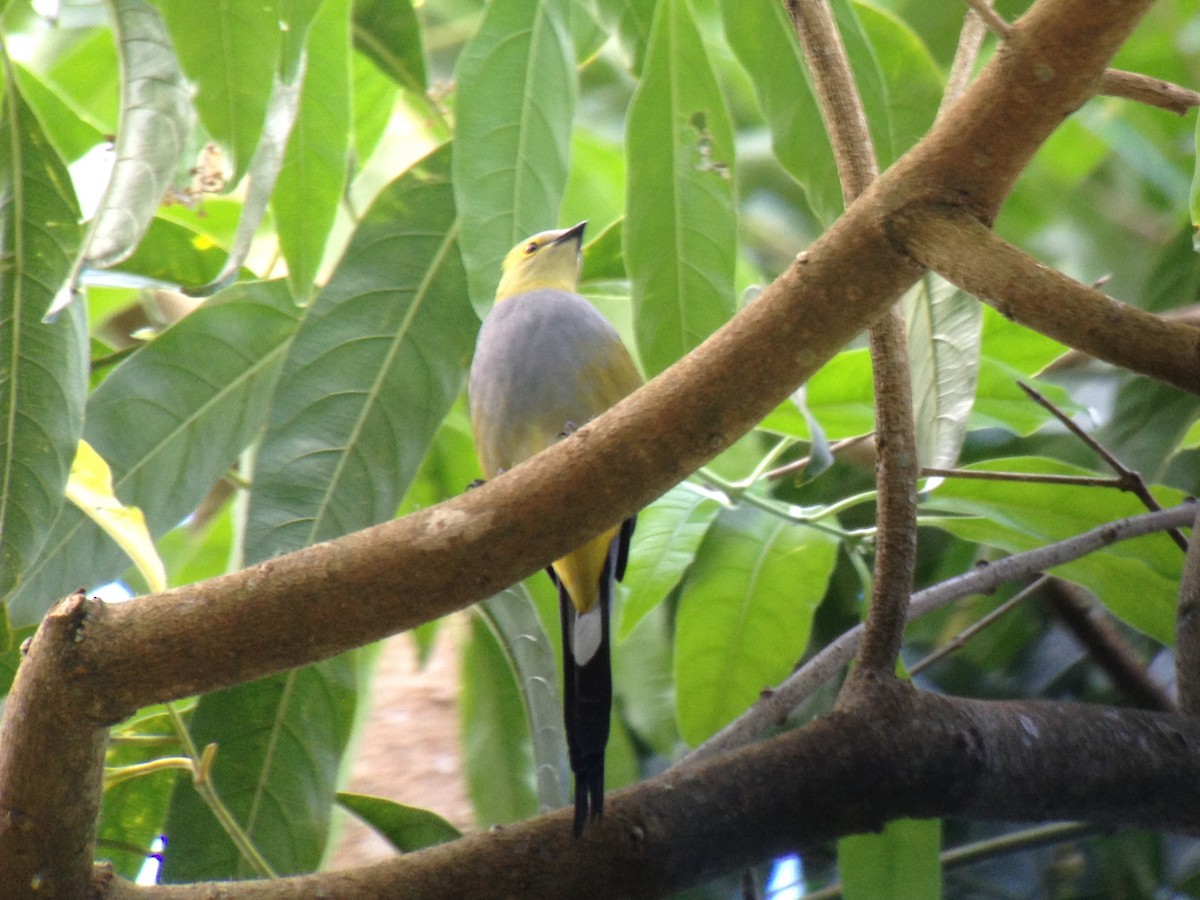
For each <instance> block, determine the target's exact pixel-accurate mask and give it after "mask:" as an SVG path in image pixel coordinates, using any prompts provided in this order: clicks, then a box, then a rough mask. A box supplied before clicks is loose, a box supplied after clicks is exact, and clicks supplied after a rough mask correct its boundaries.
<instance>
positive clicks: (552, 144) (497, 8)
mask: <svg viewBox="0 0 1200 900" xmlns="http://www.w3.org/2000/svg"><path fill="white" fill-rule="evenodd" d="M565 7H566V4H565V0H541V2H527V3H491V4H489V5H488V6H487V9H486V11H485V12H484V17H483V23H482V24H481V25H480V27H479V32H478V33H477V34H476V35H475V36H474V37H473V38H472V39H471V40H470V42H469V43H468V44H467V45H466V47H464V48H463V51H462V54H461V55H460V56H459V60H458V66H457V69H456V71H455V81H456V83H457V85H458V103H457V107H456V114H457V125H456V130H455V137H454V163H453V173H454V177H453V183H454V202H455V204H456V205H457V207H458V210H459V215H460V216H461V218H462V255H463V263H464V264H465V265H466V268H467V272H468V273H469V278H470V289H471V302H472V303H473V304H474V306H475V308H476V310H478V311H479V312H480V314H481V315H482V314H483V313H485V312H486V310H487V309H488V308H489V307H490V305H491V301H492V295H493V294H494V293H495V288H496V284H497V283H498V282H499V280H500V261H501V260H502V259H503V258H504V254H505V253H507V252H508V251H509V249H510V248H511V247H512V246H513V245H514V244H515V243H517V241H519V240H521V239H522V238H524V237H527V236H528V235H530V234H534V233H536V232H538V231H542V230H544V229H547V228H551V227H553V226H554V224H555V222H556V221H557V218H558V209H559V204H560V202H561V200H562V193H563V188H564V186H565V185H566V181H567V159H568V153H569V149H570V140H571V123H572V120H573V119H574V116H575V87H576V84H575V82H576V76H575V52H574V47H573V46H572V45H571V37H570V34H569V33H568V30H567V14H566V8H565Z"/></svg>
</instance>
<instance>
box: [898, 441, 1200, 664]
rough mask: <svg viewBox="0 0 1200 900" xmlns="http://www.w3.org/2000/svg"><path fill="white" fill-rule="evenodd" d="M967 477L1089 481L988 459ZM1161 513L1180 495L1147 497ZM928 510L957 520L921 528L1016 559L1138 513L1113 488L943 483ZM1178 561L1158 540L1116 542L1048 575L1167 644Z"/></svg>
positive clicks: (1034, 461) (1071, 471)
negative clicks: (990, 474) (985, 474)
mask: <svg viewBox="0 0 1200 900" xmlns="http://www.w3.org/2000/svg"><path fill="white" fill-rule="evenodd" d="M967 468H969V469H978V470H984V471H1003V472H1031V473H1048V474H1062V475H1093V476H1094V475H1095V473H1093V472H1088V471H1087V470H1084V469H1080V468H1078V467H1076V466H1070V465H1067V464H1066V463H1062V462H1058V461H1057V460H1051V459H1042V458H1035V457H1016V458H1012V459H995V460H989V461H988V462H984V463H978V464H976V465H972V466H968V467H967ZM1153 492H1154V494H1155V496H1156V497H1157V499H1158V501H1159V502H1160V503H1161V504H1162V505H1164V506H1170V505H1172V504H1175V503H1179V502H1180V501H1182V499H1183V494H1182V493H1181V492H1179V491H1176V490H1172V489H1170V488H1164V487H1160V486H1156V487H1155V488H1154V489H1153ZM922 505H923V507H924V508H925V509H928V510H941V511H943V512H951V513H957V514H958V515H956V516H946V517H930V518H926V519H924V520H923V521H924V523H925V524H927V525H932V526H934V527H937V528H940V529H942V530H944V531H948V532H950V533H951V534H954V535H956V536H958V537H960V538H962V539H963V540H967V541H972V542H975V543H979V544H986V545H989V546H992V547H997V548H999V549H1001V550H1004V551H1006V552H1008V553H1020V552H1022V551H1025V550H1031V549H1033V548H1034V547H1040V546H1043V545H1045V544H1049V543H1053V542H1054V541H1061V540H1064V539H1066V538H1069V537H1073V536H1074V535H1077V534H1080V533H1082V532H1084V531H1088V530H1090V529H1092V528H1097V527H1099V526H1101V525H1103V524H1105V523H1107V522H1111V521H1114V520H1116V519H1120V518H1124V517H1126V516H1132V515H1136V514H1138V513H1142V512H1145V511H1146V508H1145V506H1143V505H1142V503H1141V502H1140V501H1139V500H1137V499H1136V498H1135V497H1134V496H1133V495H1131V494H1129V493H1126V492H1123V491H1118V490H1116V489H1115V488H1104V487H1089V486H1081V485H1071V484H1034V483H1030V482H1019V481H990V480H977V479H966V478H951V479H947V480H946V481H945V482H944V483H943V484H941V485H940V486H939V487H938V488H937V489H936V490H934V491H933V492H931V494H930V495H929V496H928V497H927V498H926V499H925V501H924V503H923V504H922ZM1182 565H1183V553H1181V552H1180V550H1179V548H1178V547H1177V546H1176V545H1175V543H1174V542H1173V541H1172V540H1171V539H1170V538H1168V537H1167V536H1166V535H1162V534H1152V535H1147V536H1146V537H1142V538H1137V539H1135V540H1131V541H1121V542H1119V543H1116V544H1113V545H1112V546H1111V547H1107V548H1105V549H1104V550H1102V551H1100V552H1099V553H1093V554H1092V555H1091V556H1088V557H1085V558H1084V559H1080V560H1076V561H1075V562H1072V563H1068V564H1066V565H1063V566H1057V567H1055V568H1054V569H1053V570H1052V571H1053V572H1054V574H1056V575H1059V576H1061V577H1063V578H1066V579H1068V580H1070V581H1075V582H1078V583H1079V584H1082V585H1083V586H1084V587H1087V588H1088V589H1089V590H1091V591H1093V592H1094V593H1095V594H1096V595H1097V596H1098V597H1099V598H1100V601H1101V602H1102V603H1104V605H1105V606H1107V607H1108V609H1109V610H1110V611H1111V612H1112V613H1113V614H1114V615H1116V616H1118V617H1119V618H1121V619H1124V620H1125V621H1126V622H1128V623H1129V624H1130V625H1132V626H1133V627H1135V628H1138V629H1140V630H1141V631H1144V632H1145V633H1147V634H1149V635H1150V636H1152V637H1154V638H1156V639H1157V640H1159V641H1162V642H1163V643H1164V644H1170V643H1172V642H1173V641H1174V637H1173V633H1174V623H1175V600H1176V592H1177V590H1178V584H1179V574H1180V570H1181V568H1182Z"/></svg>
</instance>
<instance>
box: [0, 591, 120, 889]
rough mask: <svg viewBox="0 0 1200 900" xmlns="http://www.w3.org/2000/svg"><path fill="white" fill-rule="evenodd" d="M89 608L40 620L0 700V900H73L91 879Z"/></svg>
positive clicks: (100, 751) (97, 748)
mask: <svg viewBox="0 0 1200 900" xmlns="http://www.w3.org/2000/svg"><path fill="white" fill-rule="evenodd" d="M97 605H98V604H95V603H93V602H90V601H88V600H87V599H86V598H85V597H84V596H83V595H82V594H73V595H72V596H70V597H68V598H67V599H66V600H64V601H63V602H62V603H60V604H59V605H58V606H57V607H55V609H54V610H52V611H51V612H50V614H49V615H48V616H46V618H45V619H44V620H43V621H42V624H41V626H40V627H39V628H38V631H37V634H36V635H35V636H34V637H33V638H32V640H31V641H30V643H29V646H28V647H27V649H26V652H25V658H24V661H23V662H22V664H21V667H20V669H18V671H17V677H16V680H15V681H14V683H13V687H12V691H11V692H10V693H9V695H8V698H7V700H6V701H5V710H4V732H3V737H4V739H3V740H0V847H2V848H3V852H2V853H0V859H3V863H4V865H3V872H4V875H3V878H0V896H9V897H35V896H36V897H59V896H71V895H72V894H75V893H78V886H79V885H82V884H85V883H86V882H87V878H88V877H89V875H90V874H91V870H92V860H93V858H94V850H95V847H94V844H93V839H94V834H95V823H96V819H97V817H98V816H99V815H100V784H101V774H102V772H103V769H104V750H105V747H107V746H108V729H107V728H105V727H104V726H103V725H102V724H101V723H98V722H96V721H95V720H94V718H93V717H92V715H91V712H92V709H91V699H90V698H91V696H92V695H91V692H90V690H89V688H90V685H89V683H88V677H87V676H88V674H89V673H88V672H87V671H86V669H85V668H82V667H83V666H84V665H85V664H83V663H82V661H81V653H80V649H81V648H82V647H83V646H84V644H85V643H86V642H87V639H88V628H89V626H90V623H89V614H90V612H91V610H92V609H93V608H95V606H97ZM8 892H11V893H8Z"/></svg>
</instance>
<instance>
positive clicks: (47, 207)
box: [0, 46, 88, 623]
mask: <svg viewBox="0 0 1200 900" xmlns="http://www.w3.org/2000/svg"><path fill="white" fill-rule="evenodd" d="M0 57H2V62H3V64H4V76H5V83H4V85H3V91H4V92H3V95H0V103H2V104H3V106H2V108H0V114H2V115H3V119H2V120H0V535H3V541H2V542H0V544H2V549H0V597H2V596H4V595H6V594H8V593H9V591H11V590H12V589H13V588H14V587H15V586H16V585H17V584H18V583H19V582H21V581H22V580H23V579H24V578H26V577H27V572H28V569H29V567H30V566H31V564H33V562H34V558H35V556H36V554H37V553H38V551H39V550H40V549H41V547H42V546H43V544H44V543H45V542H46V540H47V537H48V534H49V531H50V528H51V524H52V523H53V522H54V519H55V516H56V515H58V513H59V511H60V510H61V509H62V507H63V499H64V496H63V490H64V488H65V487H66V484H67V477H68V474H69V472H70V468H71V461H72V460H73V459H74V458H75V447H76V444H77V443H78V441H79V436H80V433H81V432H82V430H83V404H84V400H85V399H86V396H87V366H88V361H87V349H88V347H87V322H86V314H85V311H84V310H83V307H82V305H81V304H80V305H76V307H75V308H74V309H72V310H70V311H69V312H68V313H67V314H65V315H62V316H60V317H59V318H58V320H57V321H55V322H52V323H49V324H46V323H43V322H42V316H43V314H44V313H45V312H46V310H47V308H49V306H50V304H51V302H52V301H53V299H54V296H55V294H56V293H57V292H58V290H59V288H60V287H61V285H62V284H63V283H64V282H65V281H66V279H67V277H68V273H69V271H70V261H71V258H72V257H73V256H74V254H75V252H76V250H77V248H78V246H79V226H78V224H77V223H78V221H79V208H78V206H77V205H76V203H75V197H74V193H73V192H72V190H71V179H70V177H69V176H68V174H67V170H66V168H65V167H64V166H63V164H62V161H61V160H59V158H58V156H57V155H56V154H55V152H54V149H53V148H52V147H51V146H50V143H49V141H48V140H47V138H46V135H45V133H44V132H43V131H42V129H41V127H40V125H39V124H38V121H37V119H36V118H35V117H34V115H33V111H32V110H31V109H30V108H29V106H28V105H26V103H25V101H24V99H23V98H22V97H21V94H20V92H19V91H18V90H17V86H16V84H15V83H14V82H13V80H12V77H11V67H10V66H9V64H8V58H7V56H3V47H2V46H0ZM54 599H57V598H56V597H51V598H50V602H52V601H53V600H54ZM14 621H18V623H20V617H15V618H14Z"/></svg>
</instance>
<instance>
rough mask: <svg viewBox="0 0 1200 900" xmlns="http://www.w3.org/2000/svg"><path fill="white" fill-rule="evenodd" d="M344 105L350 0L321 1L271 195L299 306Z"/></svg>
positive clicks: (328, 217) (327, 207)
mask: <svg viewBox="0 0 1200 900" xmlns="http://www.w3.org/2000/svg"><path fill="white" fill-rule="evenodd" d="M350 106H351V94H350V0H325V2H324V3H323V4H322V6H321V9H320V12H319V13H318V14H317V18H316V20H315V22H314V27H313V28H312V29H311V31H310V34H309V39H308V52H307V65H306V66H305V68H304V82H303V86H302V87H301V89H300V108H299V113H298V114H297V116H296V122H295V125H294V126H293V127H292V130H291V135H290V137H289V138H288V143H287V151H286V152H285V154H284V157H283V167H282V168H281V169H280V171H279V175H278V178H277V179H276V181H275V190H274V193H273V194H272V195H271V210H272V212H273V213H274V215H275V229H276V233H277V234H278V236H279V249H280V250H281V251H282V253H283V258H284V259H285V260H286V261H287V266H288V282H289V283H290V284H291V286H292V293H293V294H294V295H295V297H296V299H297V301H298V302H300V303H302V304H306V303H307V302H308V299H309V297H310V296H311V295H312V294H313V293H314V292H315V291H316V288H317V286H316V280H317V273H318V270H319V269H320V266H321V259H322V257H323V256H324V254H325V242H326V240H327V239H328V237H329V231H330V229H331V228H332V227H333V220H334V216H335V215H336V213H337V209H338V205H339V204H340V203H341V202H342V194H343V189H344V187H345V184H346V167H347V161H348V155H347V154H348V151H349V145H350V133H351V132H350Z"/></svg>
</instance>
